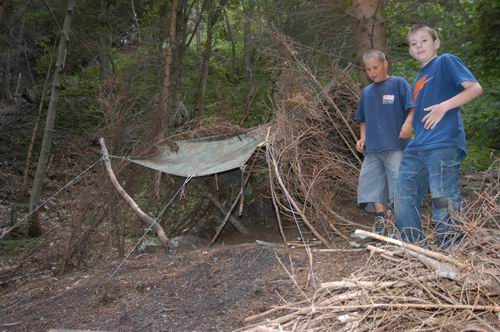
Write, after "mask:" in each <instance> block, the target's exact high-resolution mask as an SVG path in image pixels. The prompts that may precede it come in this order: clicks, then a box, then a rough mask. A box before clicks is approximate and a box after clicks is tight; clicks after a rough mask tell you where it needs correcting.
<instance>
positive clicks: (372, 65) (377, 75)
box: [363, 57, 389, 83]
mask: <svg viewBox="0 0 500 332" xmlns="http://www.w3.org/2000/svg"><path fill="white" fill-rule="evenodd" d="M363 63H364V65H365V72H366V75H367V76H368V78H369V79H370V80H372V81H373V82H375V83H379V82H382V81H384V80H386V79H387V78H388V77H389V75H388V74H387V69H388V68H389V64H388V63H387V61H380V59H377V58H376V57H371V58H367V59H365V60H363Z"/></svg>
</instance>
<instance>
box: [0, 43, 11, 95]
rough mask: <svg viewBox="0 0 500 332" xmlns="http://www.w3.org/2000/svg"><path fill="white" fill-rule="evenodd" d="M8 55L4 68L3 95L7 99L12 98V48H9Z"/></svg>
mask: <svg viewBox="0 0 500 332" xmlns="http://www.w3.org/2000/svg"><path fill="white" fill-rule="evenodd" d="M6 53H7V56H6V57H5V63H4V69H3V77H4V80H3V86H2V88H3V89H2V90H3V96H4V98H5V99H7V100H11V99H12V93H11V92H10V81H11V50H7V52H6Z"/></svg>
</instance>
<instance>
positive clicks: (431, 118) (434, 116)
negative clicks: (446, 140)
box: [422, 103, 448, 129]
mask: <svg viewBox="0 0 500 332" xmlns="http://www.w3.org/2000/svg"><path fill="white" fill-rule="evenodd" d="M424 111H426V112H429V114H427V115H426V116H424V118H423V119H422V122H423V123H424V128H425V129H434V128H435V127H436V126H437V124H438V123H439V121H441V119H442V118H443V116H444V115H445V114H446V112H447V111H448V109H447V108H446V106H444V105H443V104H442V103H441V104H436V105H432V106H429V107H426V108H424Z"/></svg>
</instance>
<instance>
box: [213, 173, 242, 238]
mask: <svg viewBox="0 0 500 332" xmlns="http://www.w3.org/2000/svg"><path fill="white" fill-rule="evenodd" d="M248 179H250V174H248V175H247V177H246V179H245V180H244V181H243V184H242V186H241V189H240V192H239V193H238V196H236V198H235V199H234V202H233V204H232V205H231V207H230V208H229V211H227V213H226V216H225V217H224V220H222V223H221V224H220V226H219V228H217V232H215V235H214V236H213V238H212V240H211V241H210V245H213V244H214V243H215V241H217V238H218V237H219V235H220V233H221V232H222V230H223V229H224V226H226V224H227V221H228V220H229V217H230V216H231V213H233V210H234V208H235V207H236V205H238V202H239V201H240V198H241V197H242V196H243V190H244V189H245V187H246V186H247V183H248Z"/></svg>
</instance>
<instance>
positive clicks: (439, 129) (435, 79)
mask: <svg viewBox="0 0 500 332" xmlns="http://www.w3.org/2000/svg"><path fill="white" fill-rule="evenodd" d="M463 82H477V80H476V78H475V77H474V76H473V75H472V73H471V72H470V71H469V69H467V68H466V67H465V65H464V64H463V63H462V61H460V59H459V58H457V57H456V56H454V55H451V54H443V55H441V56H438V57H436V58H434V59H433V60H432V61H431V62H429V63H428V64H427V65H425V67H423V68H422V69H420V72H419V73H418V75H417V78H416V79H415V81H414V83H413V100H414V102H415V114H414V116H413V128H414V129H415V138H414V139H413V140H411V141H410V143H409V144H408V147H407V150H408V151H421V150H428V149H436V148H446V147H447V148H452V147H453V148H458V149H460V150H462V151H463V152H464V153H467V146H466V142H465V132H464V123H463V120H462V116H461V115H460V108H459V107H457V108H453V109H451V110H449V111H448V112H446V114H445V115H444V116H443V118H442V119H441V121H440V122H439V123H438V124H437V125H436V127H435V128H434V129H425V128H424V124H423V122H422V118H423V117H424V116H425V115H427V114H428V112H426V111H424V108H426V107H429V106H432V105H436V104H439V103H441V102H443V101H445V100H448V99H450V98H452V97H454V96H456V95H457V94H459V93H460V92H462V91H463V90H464V88H463V87H462V85H461V83H463Z"/></svg>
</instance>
